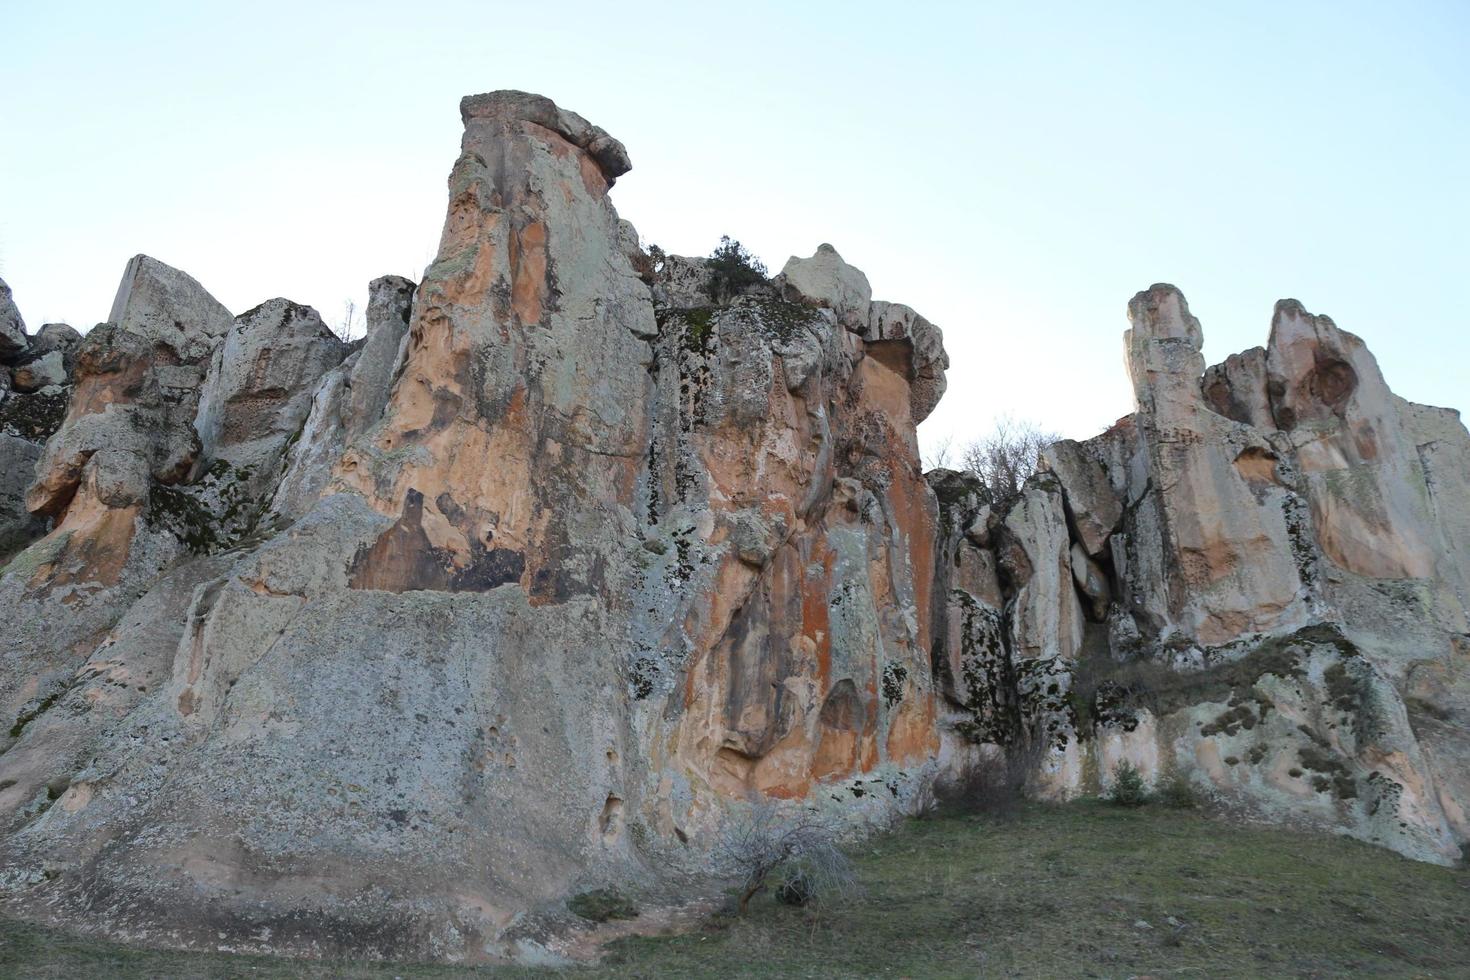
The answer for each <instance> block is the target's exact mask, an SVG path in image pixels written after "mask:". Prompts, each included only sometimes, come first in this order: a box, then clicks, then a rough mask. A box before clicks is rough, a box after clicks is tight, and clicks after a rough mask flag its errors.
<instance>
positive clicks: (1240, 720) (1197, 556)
mask: <svg viewBox="0 0 1470 980" xmlns="http://www.w3.org/2000/svg"><path fill="white" fill-rule="evenodd" d="M1128 313H1129V319H1130V320H1131V322H1132V328H1131V329H1130V330H1129V331H1128V333H1127V334H1126V336H1125V347H1126V349H1127V353H1128V366H1129V371H1130V373H1131V375H1132V379H1133V384H1134V391H1135V396H1136V403H1137V411H1136V412H1135V413H1134V414H1133V415H1131V416H1129V417H1127V418H1125V419H1123V420H1122V421H1120V422H1118V423H1117V424H1116V425H1114V426H1113V427H1112V428H1111V429H1109V430H1108V431H1107V432H1105V433H1103V434H1102V435H1100V436H1098V437H1097V438H1095V439H1092V440H1089V441H1088V442H1085V443H1077V442H1072V441H1062V442H1059V443H1056V444H1054V445H1053V446H1051V447H1050V448H1049V449H1048V450H1046V452H1045V454H1044V456H1043V460H1042V465H1041V471H1040V472H1038V473H1037V474H1036V475H1035V476H1034V477H1032V478H1031V480H1029V481H1028V482H1027V484H1026V486H1025V489H1024V491H1023V492H1022V494H1021V495H1020V497H1019V499H1017V500H1015V501H1010V502H1005V504H1004V506H999V507H998V506H996V504H995V503H994V502H991V501H988V500H986V499H985V497H984V494H983V493H981V492H979V488H977V487H975V486H973V485H970V484H966V482H965V481H964V480H963V478H962V477H960V475H959V474H951V473H947V472H938V473H932V474H930V480H931V483H933V485H934V487H935V489H936V491H937V492H938V493H939V496H940V500H941V501H942V502H945V503H946V505H947V509H948V510H950V511H952V513H951V515H950V516H949V518H948V519H947V520H946V521H945V522H944V525H943V535H944V538H945V540H944V542H943V543H942V544H941V545H940V547H939V549H938V552H939V553H940V554H941V555H945V556H948V557H947V559H946V560H948V561H952V562H953V563H954V565H955V567H956V568H966V567H981V568H989V567H992V566H998V567H999V568H1001V569H1002V571H1003V572H1004V573H1005V574H1003V575H1002V576H1001V589H1000V593H999V596H997V592H996V589H995V586H994V584H993V583H992V582H991V581H990V580H989V579H986V578H983V577H982V579H981V580H980V582H979V583H978V586H977V587H975V586H972V585H970V584H966V582H965V580H964V577H962V576H960V575H957V574H950V576H949V578H950V581H949V582H948V583H943V582H942V583H941V586H940V588H941V590H943V589H945V588H947V589H948V594H949V596H950V598H949V599H948V600H947V601H945V602H944V603H942V604H941V606H940V609H941V620H942V622H941V624H940V628H939V629H938V630H936V633H935V662H936V664H938V665H939V666H940V667H941V671H940V675H941V680H942V681H943V689H944V691H945V694H946V698H947V704H948V707H949V711H950V714H951V727H952V728H955V729H956V730H958V731H961V732H974V731H979V732H982V733H983V737H982V738H981V739H980V740H981V741H982V742H987V743H991V744H992V745H998V746H1005V745H1010V744H1012V743H1015V742H1016V741H1018V740H1024V739H1026V738H1027V737H1037V734H1033V733H1039V737H1041V738H1045V739H1047V740H1048V743H1049V758H1048V759H1047V760H1046V762H1045V763H1044V765H1043V767H1042V769H1043V771H1042V772H1040V773H1039V774H1038V788H1039V789H1041V790H1042V791H1044V792H1049V793H1051V794H1054V795H1058V796H1071V795H1076V794H1078V793H1083V792H1096V791H1098V790H1100V789H1103V788H1104V787H1105V786H1106V784H1107V782H1108V779H1109V776H1110V773H1111V771H1112V768H1113V767H1114V766H1115V765H1116V764H1117V763H1118V762H1119V761H1121V760H1123V759H1125V758H1126V759H1128V760H1129V761H1131V762H1132V763H1134V764H1135V765H1137V766H1138V767H1139V768H1140V769H1142V770H1143V771H1144V772H1145V773H1146V774H1147V775H1148V776H1149V778H1151V779H1157V778H1163V777H1165V776H1169V775H1178V776H1181V777H1183V778H1187V779H1190V780H1192V781H1193V782H1194V783H1196V784H1197V785H1198V787H1200V788H1201V790H1203V791H1204V792H1206V793H1207V794H1208V795H1210V796H1212V797H1214V798H1216V799H1218V800H1221V801H1223V802H1224V803H1225V804H1226V805H1228V806H1229V807H1230V808H1231V809H1232V810H1234V811H1235V812H1238V813H1240V814H1242V815H1247V816H1255V817H1260V818H1265V819H1270V820H1274V821H1281V822H1289V823H1296V824H1302V825H1308V826H1320V827H1326V828H1332V829H1336V830H1340V831H1343V832H1346V833H1349V834H1352V835H1354V836H1357V837H1361V838H1363V839H1365V840H1369V841H1372V842H1375V843H1380V844H1383V845H1385V846H1388V847H1392V848H1394V849H1395V850H1399V851H1401V852H1403V853H1405V854H1408V855H1410V856H1412V857H1416V858H1420V859H1423V860H1430V861H1437V862H1441V863H1450V862H1452V861H1454V860H1456V859H1458V858H1459V857H1460V853H1461V852H1460V848H1461V847H1462V846H1463V844H1464V842H1465V841H1466V839H1467V836H1470V823H1467V817H1466V809H1465V807H1466V805H1467V802H1470V797H1467V795H1466V789H1467V784H1466V778H1465V772H1466V765H1465V764H1466V761H1467V760H1470V727H1467V720H1470V716H1467V715H1466V713H1465V711H1466V708H1467V707H1470V703H1467V701H1466V693H1467V680H1466V678H1467V668H1470V659H1467V656H1470V634H1467V632H1466V626H1467V623H1466V608H1467V605H1466V604H1467V597H1470V591H1467V589H1466V585H1465V582H1466V579H1465V574H1466V556H1465V544H1464V543H1465V542H1466V541H1467V540H1470V539H1467V538H1466V536H1465V532H1466V524H1465V520H1466V514H1467V505H1470V500H1467V498H1466V494H1467V491H1470V437H1467V434H1466V431H1465V428H1464V426H1463V425H1461V424H1460V422H1459V417H1458V415H1457V414H1456V413H1455V412H1453V411H1450V410H1447V409H1436V408H1428V407H1426V406H1422V405H1414V404H1412V403H1409V402H1406V401H1404V400H1403V399H1400V398H1397V397H1396V396H1394V395H1393V394H1392V393H1391V392H1389V390H1388V388H1387V386H1386V385H1385V384H1384V382H1383V378H1382V375H1381V374H1380V373H1379V371H1378V367H1377V364H1376V363H1375V362H1374V360H1373V358H1372V355H1371V354H1369V353H1368V351H1367V349H1366V348H1365V347H1364V345H1363V343H1362V341H1361V340H1359V339H1358V338H1357V337H1354V336H1353V335H1351V334H1348V333H1346V332H1344V331H1342V330H1340V329H1339V328H1338V327H1337V326H1336V325H1335V324H1333V322H1332V321H1331V320H1329V319H1328V318H1326V317H1322V316H1312V315H1311V314H1309V313H1307V312H1306V311H1305V310H1304V309H1303V308H1302V306H1301V304H1300V303H1298V302H1296V301H1295V300H1283V301H1282V302H1281V303H1278V304H1277V307H1276V313H1275V317H1274V319H1273V322H1272V327H1271V338H1270V343H1269V345H1268V347H1267V348H1266V349H1264V350H1262V349H1260V348H1256V349H1254V350H1251V351H1247V352H1246V353H1245V354H1241V355H1233V356H1231V357H1230V358H1229V359H1228V360H1226V362H1225V363H1224V364H1221V365H1216V366H1214V367H1211V368H1209V369H1206V368H1205V365H1204V361H1203V359H1202V357H1201V356H1200V353H1199V351H1200V346H1201V342H1202V339H1203V337H1202V334H1201V330H1200V325H1199V321H1198V320H1196V319H1195V318H1194V317H1193V316H1192V315H1191V314H1190V312H1189V307H1188V305H1187V304H1186V303H1185V301H1184V297H1183V296H1182V295H1181V294H1180V293H1179V291H1178V290H1176V289H1174V288H1173V287H1172V286H1162V285H1161V286H1154V287H1152V288H1151V289H1149V290H1146V291H1144V292H1142V293H1139V294H1138V295H1137V296H1135V297H1134V298H1133V301H1132V302H1131V303H1130V304H1129V307H1128ZM980 523H983V524H984V525H985V529H984V530H983V531H982V534H981V535H980V536H977V535H976V534H975V532H974V530H973V529H974V528H975V526H976V525H977V524H980ZM1069 539H1070V542H1071V545H1070V548H1068V541H1069ZM992 556H993V557H992ZM1069 565H1070V570H1071V573H1072V574H1071V581H1070V582H1069V581H1068V576H1067V574H1066V570H1067V568H1068V567H1069ZM944 574H945V573H944V572H943V571H942V570H941V572H940V575H941V578H942V577H943V576H944ZM1074 583H1075V588H1076V592H1072V591H1070V589H1069V586H1070V585H1072V584H1074ZM1079 599H1080V605H1079ZM1084 617H1085V621H1084ZM997 624H1000V625H997ZM976 678H979V679H980V680H979V683H977V682H976V680H975V679H976ZM997 678H1000V679H1001V680H1000V681H999V684H1000V687H1001V690H1000V691H999V692H998V693H990V692H988V691H987V690H986V688H987V687H993V686H995V685H996V684H997V680H996V679H997ZM977 689H978V690H977ZM997 705H1003V706H1006V711H1004V712H999V713H998V711H997V707H996V706H997ZM998 717H999V719H1000V720H1001V721H1002V722H1004V724H997V718H998Z"/></svg>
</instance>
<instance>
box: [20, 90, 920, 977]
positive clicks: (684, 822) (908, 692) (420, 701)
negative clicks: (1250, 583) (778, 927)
mask: <svg viewBox="0 0 1470 980" xmlns="http://www.w3.org/2000/svg"><path fill="white" fill-rule="evenodd" d="M461 113H462V116H463V119H464V124H465V134H464V141H463V148H462V152H461V155H460V157H459V159H458V160H457V162H456V163H455V165H454V167H453V170H452V172H451V174H450V178H449V207H448V215H447V218H446V221H445V226H444V233H443V237H442V239H441V242H440V248H439V253H438V256H437V258H436V260H435V262H434V263H433V265H432V266H431V267H430V268H429V270H428V271H427V272H426V274H425V276H424V279H423V281H422V282H421V283H419V284H417V285H416V286H415V285H414V284H412V283H408V282H407V281H405V280H399V279H393V278H391V277H390V278H387V279H383V280H378V281H377V282H375V283H374V286H373V300H372V302H371V303H370V306H369V316H368V320H369V323H368V328H369V329H368V336H367V337H366V339H365V340H364V341H363V342H362V344H361V346H360V347H357V348H356V349H351V348H349V347H347V346H346V345H343V344H341V343H340V342H338V341H337V340H336V338H334V337H332V336H331V335H330V333H329V332H327V331H325V330H324V329H323V328H322V326H321V323H320V320H319V318H318V317H317V316H316V314H315V313H314V312H313V311H311V310H310V309H308V308H305V307H301V306H298V305H296V304H292V303H290V302H288V301H286V300H272V301H270V302H268V303H265V304H263V305H262V306H260V307H258V308H256V309H254V310H252V311H250V312H248V313H245V314H242V315H241V316H239V317H231V316H230V315H229V314H228V313H227V312H226V311H224V310H223V309H222V308H221V307H220V306H219V304H218V303H216V302H215V301H213V300H212V299H211V298H210V297H209V296H208V294H207V293H206V292H205V291H204V290H203V288H202V287H200V286H199V284H198V283H195V282H194V281H193V280H191V279H189V278H188V277H187V276H184V275H183V274H182V273H178V272H176V271H175V270H172V269H168V268H167V267H165V266H163V265H161V264H160V263H157V262H154V261H153V260H151V259H146V258H139V259H136V260H134V262H133V263H131V264H130V266H129V271H128V274H127V276H126V277H125V281H124V285H123V288H122V290H121V291H120V293H119V298H118V302H117V305H116V308H115V309H114V311H113V322H111V323H108V324H105V325H103V326H101V327H98V328H97V329H95V330H93V331H92V333H91V334H89V335H88V338H87V341H86V343H85V344H84V345H83V350H82V353H81V355H80V357H79V368H78V373H77V376H78V381H77V390H76V394H75V395H74V396H73V397H72V399H71V402H70V407H69V410H68V413H67V416H66V419H65V421H64V422H63V423H62V425H61V426H60V429H59V431H58V432H57V433H56V434H55V436H54V437H53V438H51V440H50V442H49V443H48V444H47V448H46V451H45V453H44V454H43V456H42V458H41V459H40V461H39V468H38V470H37V475H36V479H35V482H34V486H33V487H32V488H31V491H30V493H29V496H28V502H29V506H30V508H31V510H32V512H34V513H36V514H39V515H45V516H46V517H48V518H50V519H52V520H53V521H54V528H53V529H52V530H51V532H50V533H49V534H48V535H47V536H46V537H45V538H43V539H42V540H41V541H39V542H37V543H36V544H35V545H33V546H32V547H31V548H30V549H29V550H27V551H26V552H24V553H23V554H22V555H21V556H19V557H18V558H17V559H16V560H15V561H14V562H12V564H11V565H10V566H7V568H6V571H5V574H4V577H3V579H0V604H3V607H4V609H5V615H6V616H7V618H9V619H10V620H11V621H15V622H21V623H23V624H24V626H23V629H22V631H21V632H20V633H19V634H18V635H16V636H15V637H14V638H13V639H12V641H11V642H10V644H9V646H8V648H7V650H6V651H5V657H4V661H3V664H4V666H3V674H0V697H3V699H4V711H5V712H6V713H7V714H6V717H8V718H12V719H13V727H12V728H11V730H10V735H9V736H8V738H7V739H6V741H5V743H4V746H5V748H4V754H3V755H0V760H3V762H4V767H5V771H6V779H5V780H4V786H3V789H0V812H3V814H4V819H5V821H6V826H7V828H8V835H7V837H6V842H5V858H6V867H7V869H8V870H7V871H5V872H4V873H5V875H6V876H7V878H6V880H7V881H8V882H10V883H11V885H12V887H11V888H10V890H9V893H8V894H9V898H10V900H11V901H12V902H13V903H14V904H15V905H16V907H17V908H19V909H21V910H22V911H25V912H27V913H28V914H46V915H49V916H52V917H54V918H57V919H60V920H61V921H64V922H69V923H71V924H73V925H76V924H79V923H83V922H85V923H86V924H88V925H89V926H90V927H93V928H98V929H103V930H106V931H109V932H117V933H125V934H127V935H130V936H133V937H137V938H139V939H142V940H144V941H150V942H169V943H186V944H187V943H195V942H207V943H208V944H210V945H214V944H216V943H217V942H219V941H221V939H220V936H221V934H223V936H224V937H225V938H224V940H223V941H225V942H228V943H230V944H234V945H239V946H242V947H257V948H269V949H275V950H283V951H288V952H297V953H326V952H336V953H348V952H350V953H353V954H354V955H361V954H362V953H364V952H367V953H369V954H373V953H376V954H381V955H395V956H436V957H447V958H461V957H469V958H476V957H485V956H517V955H518V956H532V957H534V956H538V955H542V953H543V952H544V951H543V950H542V947H543V946H545V945H546V944H549V943H554V942H555V939H554V937H555V935H556V932H557V928H556V922H557V921H558V918H559V917H560V918H562V919H565V918H566V917H567V913H566V912H565V908H564V905H563V902H564V900H565V899H566V897H567V896H568V895H569V894H572V893H574V892H575V891H577V890H580V889H584V888H591V887H596V886H598V885H601V884H605V883H607V882H608V881H619V882H625V883H626V882H632V883H634V885H636V886H638V887H644V888H648V889H653V890H654V891H657V890H658V889H659V888H661V887H666V883H667V882H668V881H670V880H671V877H672V878H679V877H680V876H687V875H696V876H697V875H699V874H702V873H704V872H705V871H706V870H707V866H708V849H709V847H710V845H711V842H712V840H713V834H714V832H715V830H716V828H717V827H718V826H719V824H720V822H721V820H722V819H723V815H724V814H725V813H726V811H727V810H728V809H729V808H730V807H732V806H741V805H743V804H744V801H745V799H746V798H747V797H748V796H749V795H751V794H764V795H766V796H770V797H777V798H782V799H789V800H794V801H800V800H807V801H817V802H820V803H822V804H824V805H828V806H841V807H843V808H848V807H849V806H850V807H851V808H852V809H854V810H862V809H864V808H868V809H871V808H877V809H878V810H880V811H882V810H884V809H885V808H891V807H892V806H893V805H894V801H896V800H897V799H898V798H899V796H900V795H902V794H905V793H908V792H909V791H910V788H911V786H912V785H914V784H915V783H917V782H920V781H923V780H927V779H930V778H932V775H933V772H934V769H935V766H934V761H933V760H934V758H935V757H936V755H937V753H938V752H939V749H940V736H939V730H938V728H937V726H936V723H935V717H936V710H935V705H936V701H935V694H934V688H933V684H932V672H931V670H930V665H929V634H930V631H931V622H930V618H929V617H930V609H931V599H930V589H931V580H932V577H933V573H934V561H933V554H932V549H933V545H934V542H935V540H936V535H935V515H936V510H935V503H934V498H933V494H932V492H931V491H930V489H929V487H928V485H927V483H926V482H925V481H924V478H923V476H922V474H921V472H920V467H919V461H918V449H917V443H916V439H915V425H916V424H917V422H918V421H919V420H921V419H922V418H923V416H924V415H926V414H927V413H928V412H929V411H930V410H931V409H932V408H933V405H934V403H935V402H936V401H937V399H938V397H939V395H940V393H942V391H943V386H944V369H945V367H946V365H947V361H946V358H945V355H944V351H943V346H942V341H941V337H940V333H939V330H938V329H937V328H936V327H934V326H933V325H932V324H930V323H929V322H928V321H927V320H925V319H924V318H923V317H921V316H919V315H918V314H917V313H915V312H914V311H913V310H912V309H910V308H908V307H905V306H900V305H898V304H891V303H884V302H874V301H872V300H871V297H870V294H869V291H868V289H867V285H866V280H865V279H863V277H862V274H861V273H858V272H856V270H853V269H851V267H849V266H847V265H846V263H844V262H843V261H842V259H841V258H840V256H838V254H837V253H836V251H835V250H834V249H832V248H831V247H830V246H822V248H820V249H818V251H817V253H816V255H815V256H813V257H812V258H810V259H793V260H792V261H791V262H790V263H789V264H788V266H787V269H786V270H785V272H784V273H783V274H782V275H780V276H777V277H776V278H775V279H774V280H770V281H766V282H761V283H756V284H754V285H752V286H750V287H749V288H746V289H744V290H742V291H739V292H738V293H737V294H736V295H734V296H727V295H719V296H716V295H714V293H715V292H716V290H714V289H713V288H712V284H711V283H710V282H709V280H708V274H707V270H705V268H704V265H703V262H702V261H695V260H686V259H680V258H679V257H676V256H670V257H666V258H664V259H663V260H662V261H661V262H659V263H653V262H652V261H651V260H650V258H649V256H648V255H646V254H645V253H644V252H643V251H642V250H641V249H640V248H639V246H638V237H637V233H636V232H635V231H634V230H633V228H632V227H631V226H630V225H628V224H627V223H626V222H622V221H620V220H619V218H618V216H617V213H616V212H615V211H614V209H613V207H612V205H611V203H610V201H609V199H608V190H609V188H611V186H612V184H613V181H614V180H615V178H616V177H618V176H619V175H621V174H622V173H624V172H625V171H626V170H627V169H628V167H629V162H628V158H627V154H626V152H625V151H624V150H623V148H622V146H621V144H619V143H618V142H617V141H616V140H614V139H612V138H611V137H609V136H608V135H607V134H606V133H604V132H603V131H602V130H600V129H598V128H597V127H595V126H592V125H590V124H588V123H587V122H586V121H585V120H583V119H581V117H579V116H577V115H575V114H573V113H569V112H566V111H564V110H561V109H559V108H558V107H556V106H555V105H554V104H552V103H551V102H550V101H549V100H547V99H544V98H541V97H539V96H531V95H526V94H523V93H515V92H497V93H492V94H490V95H482V96H474V97H471V98H468V99H466V100H465V101H464V102H463V103H462V106H461ZM856 283H860V284H861V288H856V287H855V286H854V284H856ZM656 296H658V297H661V299H660V301H658V302H655V297H656ZM661 883H663V884H661Z"/></svg>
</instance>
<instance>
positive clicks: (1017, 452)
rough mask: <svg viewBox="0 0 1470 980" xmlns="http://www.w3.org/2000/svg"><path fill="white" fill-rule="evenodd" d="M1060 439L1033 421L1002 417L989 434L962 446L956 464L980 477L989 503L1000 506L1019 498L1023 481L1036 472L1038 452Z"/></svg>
mask: <svg viewBox="0 0 1470 980" xmlns="http://www.w3.org/2000/svg"><path fill="white" fill-rule="evenodd" d="M1060 438H1061V436H1060V435H1058V434H1057V433H1055V432H1048V431H1046V430H1044V429H1042V428H1041V427H1040V426H1039V425H1037V424H1035V423H1034V422H1025V421H1018V420H1017V419H1015V418H1013V417H1011V416H1010V415H1002V416H1001V417H1000V418H998V419H996V420H995V427H994V428H993V429H992V430H991V432H990V434H989V435H985V436H981V437H980V438H978V439H976V440H974V441H973V442H971V443H970V444H969V445H968V446H966V447H965V450H964V453H963V454H962V455H961V457H960V461H961V463H962V464H963V466H964V468H965V469H967V470H969V471H970V472H972V473H974V474H975V475H976V476H978V477H980V481H981V482H982V483H984V484H985V487H986V489H988V490H989V491H990V496H991V499H992V500H994V501H995V502H996V503H997V504H1004V503H1006V502H1008V501H1011V500H1014V499H1015V498H1017V497H1019V496H1020V495H1021V488H1022V486H1024V485H1025V483H1026V478H1027V477H1028V476H1030V475H1031V474H1032V473H1035V472H1036V465H1037V461H1038V460H1039V459H1040V458H1041V451H1042V450H1043V449H1045V448H1046V447H1047V446H1050V445H1051V444H1052V443H1054V442H1056V441H1057V440H1058V439H1060Z"/></svg>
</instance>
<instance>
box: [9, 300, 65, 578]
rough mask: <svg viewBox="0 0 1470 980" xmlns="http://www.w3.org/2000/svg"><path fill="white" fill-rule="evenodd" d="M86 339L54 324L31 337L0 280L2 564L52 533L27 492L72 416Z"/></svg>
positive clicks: (61, 324) (46, 325) (47, 325)
mask: <svg viewBox="0 0 1470 980" xmlns="http://www.w3.org/2000/svg"><path fill="white" fill-rule="evenodd" d="M80 341H81V335H80V334H78V333H77V332H76V331H75V330H73V329H72V328H71V327H69V326H67V325H66V324H64V323H48V324H45V325H44V326H42V327H41V329H40V330H38V331H37V332H36V334H35V336H30V335H28V334H27V333H26V327H25V320H23V319H22V318H21V315H20V310H19V309H18V308H17V307H16V305H15V301H14V299H13V298H12V297H11V292H10V287H9V286H7V285H6V284H5V282H4V281H3V280H0V562H3V561H6V560H8V559H9V558H10V556H11V555H12V554H14V553H15V552H16V551H18V550H20V549H21V548H24V547H25V546H26V545H27V544H29V543H30V542H32V541H34V540H35V539H36V538H38V537H40V536H41V535H43V534H45V533H46V530H47V521H46V520H45V518H42V517H35V516H32V515H31V514H30V513H29V512H28V511H27V509H26V506H25V500H26V491H27V489H29V487H30V484H31V480H32V479H33V478H34V476H35V472H36V464H37V462H38V461H39V460H40V458H41V452H42V449H43V447H44V446H45V445H46V440H47V439H48V438H50V436H51V434H52V433H53V432H55V431H56V429H57V427H58V426H59V425H60V424H61V422H62V419H63V418H64V417H65V415H66V405H67V399H68V397H69V396H70V391H71V388H70V386H71V376H72V371H73V362H74V357H73V354H74V352H75V350H76V347H77V345H78V343H80Z"/></svg>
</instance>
